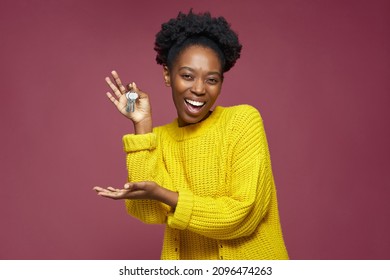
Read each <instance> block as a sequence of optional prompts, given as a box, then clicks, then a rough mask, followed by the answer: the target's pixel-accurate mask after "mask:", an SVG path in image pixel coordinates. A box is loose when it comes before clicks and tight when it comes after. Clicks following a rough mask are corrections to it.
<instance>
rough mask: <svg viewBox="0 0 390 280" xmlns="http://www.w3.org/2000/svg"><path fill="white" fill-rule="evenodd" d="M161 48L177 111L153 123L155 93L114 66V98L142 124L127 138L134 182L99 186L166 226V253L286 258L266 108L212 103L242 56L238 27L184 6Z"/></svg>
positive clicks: (165, 28)
mask: <svg viewBox="0 0 390 280" xmlns="http://www.w3.org/2000/svg"><path fill="white" fill-rule="evenodd" d="M155 50H156V51H157V62H158V63H159V64H161V65H162V66H163V75H164V79H165V83H166V85H167V86H169V87H171V89H172V97H173V102H174V105H175V107H176V111H177V116H178V117H177V119H176V120H175V121H173V122H172V123H170V124H167V125H164V126H161V127H154V128H153V125H152V115H151V110H150V103H149V95H148V94H147V93H145V92H143V91H142V90H140V89H139V88H138V87H137V85H136V84H135V83H132V84H130V85H129V86H128V87H125V86H124V85H123V84H122V82H121V80H120V78H119V76H118V74H117V73H116V72H115V71H113V72H112V76H113V79H114V82H112V81H111V79H110V78H106V81H107V83H108V85H109V86H110V88H111V89H112V91H113V93H114V95H113V94H112V93H110V92H108V93H107V96H108V98H109V99H110V100H111V102H112V103H113V104H114V105H115V106H116V107H117V109H118V110H119V111H120V112H121V113H122V114H123V115H124V116H125V117H127V118H128V119H130V120H131V121H132V122H133V124H134V130H135V133H134V134H128V135H125V136H124V137H123V144H124V149H125V151H126V153H127V169H128V183H126V184H125V186H124V188H123V189H116V188H112V187H108V188H101V187H95V188H94V189H95V190H96V191H97V193H98V194H99V195H100V196H103V197H107V198H112V199H125V201H126V207H127V211H128V213H129V214H131V215H132V216H134V217H136V218H138V219H140V220H142V221H143V222H145V223H164V224H166V225H167V226H166V230H165V237H164V245H163V249H162V254H161V258H162V259H233V260H234V259H287V258H288V254H287V250H286V247H285V244H284V240H283V235H282V230H281V226H280V220H279V212H278V204H277V197H276V189H275V184H274V180H273V174H272V168H271V160H270V155H269V150H268V144H267V140H266V136H265V132H264V127H263V123H262V119H261V116H260V114H259V112H258V111H257V110H256V109H255V108H254V107H252V106H249V105H238V106H233V107H229V108H223V107H220V106H217V107H215V109H213V107H214V104H215V102H216V101H217V99H218V96H219V94H220V92H221V89H222V84H223V79H224V78H223V74H224V73H225V72H226V71H228V70H229V69H230V68H231V67H233V65H234V64H235V62H236V60H237V59H238V58H239V56H240V51H241V45H240V43H239V41H238V37H237V34H236V33H235V32H233V31H232V30H231V29H230V26H229V24H228V23H227V22H226V20H225V19H224V18H222V17H220V18H213V17H211V16H210V14H208V13H205V14H194V13H192V11H191V12H190V13H189V14H182V13H180V14H179V15H178V17H177V18H175V19H171V20H170V21H169V22H167V23H165V24H163V25H162V30H161V31H160V32H159V33H158V34H157V36H156V45H155ZM127 91H134V92H136V93H137V94H138V98H137V99H136V100H127V98H126V95H127V94H126V92H127ZM129 102H133V103H132V105H134V106H133V107H135V110H134V111H132V110H127V107H128V104H129Z"/></svg>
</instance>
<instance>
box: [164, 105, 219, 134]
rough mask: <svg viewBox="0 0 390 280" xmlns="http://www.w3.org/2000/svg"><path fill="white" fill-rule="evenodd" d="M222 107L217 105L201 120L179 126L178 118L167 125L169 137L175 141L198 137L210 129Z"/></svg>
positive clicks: (216, 120)
mask: <svg viewBox="0 0 390 280" xmlns="http://www.w3.org/2000/svg"><path fill="white" fill-rule="evenodd" d="M223 109H224V108H223V107H221V106H217V107H215V109H214V111H212V113H211V114H210V115H209V117H208V118H207V119H205V120H203V121H201V122H198V123H195V124H190V125H187V126H183V127H179V123H178V119H177V118H176V119H175V120H174V121H173V122H171V123H170V124H168V125H167V128H168V132H169V134H170V135H171V137H172V138H173V139H175V140H177V141H183V140H186V139H190V138H195V137H199V136H201V135H203V134H205V133H206V132H207V131H208V130H209V129H211V128H212V127H213V126H214V125H215V124H216V123H217V122H218V119H219V117H220V115H221V113H222V111H223Z"/></svg>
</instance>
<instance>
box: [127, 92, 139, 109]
mask: <svg viewBox="0 0 390 280" xmlns="http://www.w3.org/2000/svg"><path fill="white" fill-rule="evenodd" d="M126 98H127V107H126V112H134V108H135V100H136V99H137V98H138V94H137V93H136V92H133V91H129V92H126Z"/></svg>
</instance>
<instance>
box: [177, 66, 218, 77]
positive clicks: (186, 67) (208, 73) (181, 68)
mask: <svg viewBox="0 0 390 280" xmlns="http://www.w3.org/2000/svg"><path fill="white" fill-rule="evenodd" d="M180 70H188V71H191V72H196V71H195V70H194V69H192V68H191V67H188V66H182V67H180V68H179V71H180ZM207 75H218V76H221V77H222V74H221V72H219V71H210V72H207Z"/></svg>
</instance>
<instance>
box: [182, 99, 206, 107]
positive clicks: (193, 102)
mask: <svg viewBox="0 0 390 280" xmlns="http://www.w3.org/2000/svg"><path fill="white" fill-rule="evenodd" d="M185 101H186V102H187V103H189V104H191V105H193V106H203V105H204V102H199V101H194V100H190V99H185Z"/></svg>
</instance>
